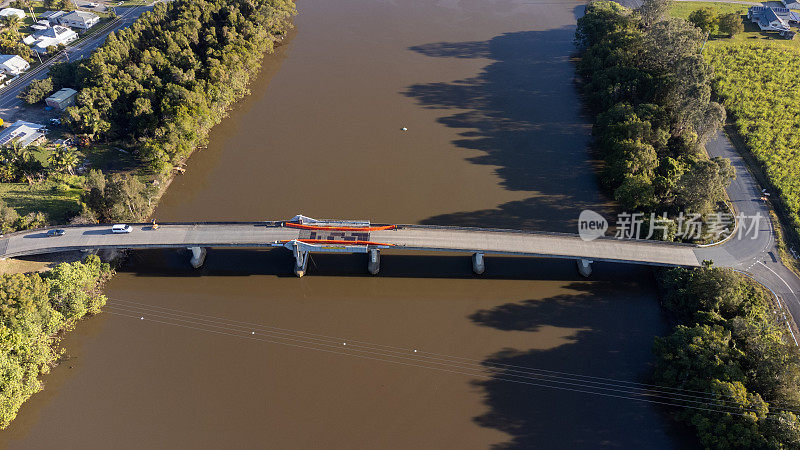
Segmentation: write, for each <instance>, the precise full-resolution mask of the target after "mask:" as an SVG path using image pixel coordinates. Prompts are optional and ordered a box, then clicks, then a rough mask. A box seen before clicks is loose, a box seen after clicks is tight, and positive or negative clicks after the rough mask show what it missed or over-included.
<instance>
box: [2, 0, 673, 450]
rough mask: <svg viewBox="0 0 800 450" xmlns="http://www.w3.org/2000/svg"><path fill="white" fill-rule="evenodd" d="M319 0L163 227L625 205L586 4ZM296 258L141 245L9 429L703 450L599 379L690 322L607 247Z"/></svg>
mask: <svg viewBox="0 0 800 450" xmlns="http://www.w3.org/2000/svg"><path fill="white" fill-rule="evenodd" d="M299 9H300V11H301V13H300V14H299V15H298V16H297V18H296V20H295V23H296V30H295V31H293V32H292V34H291V36H290V37H289V38H288V39H287V40H286V43H285V44H284V45H283V46H281V47H280V48H279V50H278V51H277V52H276V54H274V55H272V56H270V57H268V58H267V60H266V61H265V67H264V70H263V71H262V73H261V74H260V76H259V78H258V79H257V80H255V82H254V83H253V85H252V95H251V96H249V97H248V98H247V99H245V100H244V101H242V102H240V103H239V104H238V105H237V106H236V108H235V110H233V111H232V112H231V114H230V117H228V118H227V119H226V120H225V121H224V122H223V123H222V124H221V125H220V126H218V127H217V128H215V129H214V131H213V133H212V134H211V137H210V141H209V145H208V147H207V148H205V149H203V150H202V151H199V152H198V153H196V154H195V156H193V157H192V159H191V161H190V162H189V164H188V167H187V169H188V170H187V173H186V174H185V175H182V176H179V177H178V178H177V179H176V180H175V182H174V183H173V184H172V186H171V187H170V189H169V191H168V192H167V194H166V196H165V197H164V198H163V201H162V203H161V205H160V206H159V208H158V211H157V214H156V217H157V219H158V220H160V221H171V220H181V221H184V220H262V219H269V220H278V219H284V218H290V217H292V216H294V215H295V214H298V213H302V214H305V215H308V216H311V217H320V218H350V219H370V220H372V221H374V222H395V223H433V224H451V225H476V226H492V227H507V228H526V229H538V230H549V231H563V232H573V231H574V230H575V227H576V220H577V217H578V214H579V212H580V211H581V210H582V209H585V208H591V209H595V210H598V211H604V210H607V209H608V207H609V205H608V204H607V200H605V199H604V198H603V197H602V196H601V194H600V193H599V190H598V187H597V180H596V176H595V174H594V171H593V164H592V159H591V155H590V153H589V151H588V149H587V144H588V142H589V136H590V131H591V129H590V125H589V119H588V118H587V117H586V116H584V114H583V112H582V110H581V104H580V100H579V98H578V96H577V92H576V88H575V84H574V70H573V65H572V62H571V61H570V57H571V55H572V53H573V52H574V47H573V44H572V38H573V33H574V29H575V21H576V17H577V16H578V15H579V14H580V13H581V11H582V6H580V5H579V4H578V3H576V2H564V1H547V0H544V1H535V0H531V1H522V0H497V1H488V0H442V1H434V0H395V1H385V0H303V1H301V2H299ZM403 127H406V128H407V131H402V130H401V129H402V128H403ZM292 263H293V261H292V259H291V258H290V256H289V253H288V252H286V251H284V250H282V249H278V250H274V251H247V250H225V249H214V250H211V251H209V253H208V257H207V259H206V264H205V266H204V267H203V268H201V269H199V270H193V269H191V268H190V267H189V264H188V252H186V251H182V252H181V251H150V252H136V253H133V254H132V255H131V256H130V259H129V262H128V265H127V267H126V268H125V269H124V270H123V271H122V272H121V273H120V274H119V275H118V276H117V277H116V278H115V279H114V280H113V281H112V282H111V283H110V285H109V286H108V289H107V294H108V297H109V299H110V300H109V306H108V308H107V309H106V312H105V313H103V314H101V315H99V316H96V317H93V318H91V319H88V320H86V321H84V322H82V323H81V324H80V325H79V326H78V327H77V329H76V330H75V331H73V332H71V334H70V335H69V337H68V338H67V339H66V340H65V341H64V344H65V346H66V348H67V354H68V355H69V358H68V359H67V360H66V361H65V362H64V363H63V364H61V365H60V366H59V367H57V368H56V369H55V370H54V371H53V372H52V373H51V374H50V375H49V376H47V377H46V379H45V382H46V387H45V390H44V391H43V392H42V393H40V394H37V395H36V396H34V397H33V398H32V399H31V400H30V401H29V402H28V403H26V404H25V405H24V407H23V408H22V410H21V412H20V414H19V416H18V417H17V419H16V421H15V422H14V423H13V424H12V426H11V427H10V428H9V429H8V430H6V431H5V432H4V433H3V434H2V435H0V439H2V440H3V441H4V443H5V445H7V446H9V447H13V448H52V447H56V446H58V447H62V448H99V447H105V448H108V447H113V448H141V447H163V448H190V447H215V448H254V447H270V448H311V447H316V448H322V447H324V448H365V447H366V448H485V447H488V446H499V447H539V448H559V447H569V448H575V447H584V448H596V447H602V446H606V447H620V448H641V447H649V448H671V447H676V446H679V445H683V444H685V443H683V442H681V438H680V437H679V435H680V434H681V433H679V432H678V431H677V430H675V429H674V427H672V426H670V425H669V421H668V420H667V416H666V413H665V411H664V410H662V409H659V408H658V407H656V406H654V405H651V404H647V403H641V402H636V401H631V400H626V399H621V398H616V397H608V396H600V395H596V393H597V392H606V393H609V392H612V393H613V391H598V389H596V388H587V387H586V386H587V385H586V383H585V381H586V380H587V378H585V377H598V378H603V379H613V380H621V381H624V382H642V381H645V378H644V377H646V375H647V373H648V370H649V366H648V365H649V364H650V363H651V361H652V356H651V353H650V348H651V344H652V339H653V337H654V336H656V335H659V334H663V333H665V332H666V330H667V324H666V322H665V320H664V317H662V315H661V312H660V310H659V305H658V300H657V297H656V294H655V289H654V279H653V274H652V272H651V271H650V270H649V269H645V268H637V267H633V266H625V265H610V264H595V266H594V268H595V273H594V274H593V276H592V277H591V278H590V279H584V278H581V277H580V276H579V275H578V274H577V272H576V268H575V265H574V263H570V262H565V261H547V260H532V259H518V258H491V257H490V258H487V272H486V274H485V275H484V276H482V277H479V278H478V277H474V276H472V275H471V271H470V260H469V258H468V257H465V256H451V255H408V254H402V255H399V254H394V255H393V254H391V253H384V257H383V261H382V268H381V274H380V276H377V277H372V276H368V275H367V274H366V258H365V256H364V255H352V256H332V255H319V256H316V255H315V256H314V258H313V261H312V262H311V264H310V265H309V275H308V276H306V277H304V278H302V279H298V278H296V277H294V275H293V274H292ZM270 327H272V328H270ZM348 342H349V343H350V347H347V346H346V344H347V343H348ZM340 345H341V346H340ZM339 346H340V347H339ZM359 346H360V347H359ZM414 350H417V351H416V352H415V351H414ZM490 367H494V368H496V369H497V370H491V371H490V370H489V368H490ZM520 370H521V371H524V373H525V375H524V376H523V377H519V376H518V375H519V374H520V373H521V372H519V371H520ZM532 370H536V371H539V372H536V373H538V374H540V375H541V374H547V377H544V378H543V377H541V376H538V377H531V376H529V374H530V373H531V371H532ZM542 370H547V371H553V372H540V371H542ZM556 372H557V373H556ZM542 380H546V381H542ZM595 380H596V379H595ZM593 386H597V385H593ZM602 386H608V385H602Z"/></svg>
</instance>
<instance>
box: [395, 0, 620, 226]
mask: <svg viewBox="0 0 800 450" xmlns="http://www.w3.org/2000/svg"><path fill="white" fill-rule="evenodd" d="M582 8H583V7H582V6H580V7H576V11H575V14H576V15H577V14H579V11H578V9H580V11H582ZM574 32H575V27H574V26H570V27H563V28H558V29H553V30H547V31H525V32H515V33H506V34H502V35H499V36H496V37H494V38H492V39H489V40H488V41H478V42H437V43H430V44H424V45H418V46H414V47H411V48H410V50H412V51H415V52H418V53H420V54H423V55H425V56H429V57H433V58H459V59H464V58H480V59H488V60H489V61H490V63H489V64H488V65H487V66H486V67H485V68H484V69H483V70H482V71H481V72H480V73H479V74H478V75H476V76H474V77H471V78H466V79H461V80H453V81H446V82H436V83H426V84H415V85H412V86H409V87H408V88H407V89H406V90H405V91H404V92H403V94H404V95H406V96H408V97H411V98H414V99H416V101H417V102H418V103H419V104H420V105H422V106H423V107H425V108H431V109H444V110H454V113H453V114H451V115H449V116H445V117H442V118H440V119H438V121H439V122H440V123H442V124H444V125H445V126H447V127H451V128H456V129H459V130H462V131H460V133H459V135H460V138H459V139H457V140H455V141H453V143H454V144H455V145H456V146H457V147H459V148H463V149H468V150H478V151H479V152H480V153H479V154H478V155H477V156H470V157H468V158H467V160H468V161H469V162H472V163H474V164H482V165H490V166H493V167H496V169H495V173H496V175H497V176H498V177H499V178H500V185H501V186H502V187H503V188H505V189H507V190H510V191H523V192H529V193H530V196H529V197H528V198H526V199H524V200H520V201H513V202H509V203H505V204H501V205H498V206H497V207H493V208H489V209H482V210H476V211H463V212H454V213H449V214H442V215H437V216H434V217H430V218H428V219H426V220H424V221H423V222H422V223H426V224H441V225H463V226H483V227H505V228H509V227H511V228H523V229H536V230H542V231H559V232H565V231H573V230H575V229H576V227H577V218H578V214H579V213H580V211H581V210H582V209H586V208H591V209H594V210H597V211H598V212H601V213H602V212H606V213H608V212H609V211H610V206H609V204H608V201H607V199H605V198H604V197H603V196H602V195H601V194H600V193H599V190H598V185H597V177H596V175H595V169H596V165H597V163H596V161H593V160H592V157H591V156H590V152H589V149H588V147H589V141H590V134H591V124H590V120H589V119H588V118H587V117H585V116H584V114H583V110H582V106H581V102H580V100H579V97H578V94H577V90H576V86H575V81H574V76H575V75H574V65H573V63H572V61H571V60H570V59H571V58H570V55H571V54H572V53H573V52H574V50H575V49H574V46H573V43H572V42H573V35H574Z"/></svg>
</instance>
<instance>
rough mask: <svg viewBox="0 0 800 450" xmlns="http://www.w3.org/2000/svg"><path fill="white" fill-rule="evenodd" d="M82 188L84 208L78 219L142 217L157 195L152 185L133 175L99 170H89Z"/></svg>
mask: <svg viewBox="0 0 800 450" xmlns="http://www.w3.org/2000/svg"><path fill="white" fill-rule="evenodd" d="M84 189H85V190H84V194H83V197H82V198H81V200H82V202H83V204H84V206H85V210H84V211H83V213H82V214H81V217H80V218H79V220H80V221H83V222H87V223H97V222H101V223H111V222H136V221H141V220H143V219H144V218H145V217H147V216H148V215H149V214H150V211H151V202H152V199H153V198H154V197H155V195H156V189H155V188H154V187H153V185H147V184H145V183H143V182H142V181H141V180H140V179H139V178H137V177H136V176H135V175H130V174H122V173H115V174H111V175H105V174H103V172H101V171H99V170H92V171H90V172H89V175H88V176H87V177H86V184H85V186H84Z"/></svg>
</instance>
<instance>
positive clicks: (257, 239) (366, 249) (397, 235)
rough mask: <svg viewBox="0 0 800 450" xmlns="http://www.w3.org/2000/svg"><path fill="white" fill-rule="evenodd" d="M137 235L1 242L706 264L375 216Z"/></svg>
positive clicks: (3, 246) (672, 255)
mask: <svg viewBox="0 0 800 450" xmlns="http://www.w3.org/2000/svg"><path fill="white" fill-rule="evenodd" d="M131 226H132V228H133V229H132V231H131V232H130V233H113V232H112V231H111V226H110V225H78V226H68V227H65V228H63V229H64V230H65V233H64V235H62V236H49V235H48V234H47V231H48V229H39V230H30V231H24V232H19V233H14V234H11V235H9V236H7V237H6V238H5V239H2V240H0V257H2V258H7V257H17V256H26V255H36V254H46V253H55V252H63V251H72V250H98V249H147V248H188V249H190V250H191V251H192V257H191V260H190V263H191V264H192V266H194V267H195V268H197V267H200V266H201V265H202V264H203V262H204V260H205V256H206V249H207V248H211V247H218V248H224V247H250V248H260V247H284V248H286V249H288V250H290V251H291V252H292V255H293V256H294V258H295V273H296V274H297V275H298V276H303V275H304V274H305V273H306V270H307V267H308V255H309V253H323V252H325V253H330V252H333V253H367V254H368V263H367V269H368V271H369V272H370V273H372V274H377V273H378V272H379V270H380V251H381V250H383V249H392V250H409V251H440V252H441V251H443V252H460V253H468V254H471V255H472V267H473V270H474V272H475V273H477V274H480V273H483V271H484V269H485V264H484V255H487V254H488V255H518V256H529V257H537V258H558V259H572V260H575V261H576V262H577V266H578V271H579V272H580V273H581V274H582V275H584V276H589V275H590V274H591V264H592V262H594V261H610V262H621V263H634V264H648V265H655V266H699V265H700V263H701V260H700V259H699V258H698V256H697V254H696V253H695V250H696V248H697V247H695V246H692V245H684V244H674V243H663V242H654V241H642V240H625V239H613V238H602V237H601V238H598V239H595V240H593V241H584V240H583V239H581V238H580V237H579V236H577V235H571V234H557V233H537V232H528V231H517V230H503V229H487V228H464V227H446V226H426V225H388V224H372V223H370V222H368V221H339V220H316V219H312V218H309V217H305V216H296V217H294V218H293V219H291V220H288V221H267V222H224V223H221V222H217V223H164V224H159V225H158V226H157V227H155V226H153V224H135V225H131Z"/></svg>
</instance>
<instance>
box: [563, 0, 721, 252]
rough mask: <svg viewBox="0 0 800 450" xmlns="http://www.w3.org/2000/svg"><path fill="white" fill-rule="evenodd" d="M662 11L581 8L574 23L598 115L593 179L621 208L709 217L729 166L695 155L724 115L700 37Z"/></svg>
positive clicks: (607, 5) (581, 68)
mask: <svg viewBox="0 0 800 450" xmlns="http://www.w3.org/2000/svg"><path fill="white" fill-rule="evenodd" d="M666 12H667V11H666V3H665V2H653V1H651V2H646V3H645V5H644V6H643V7H642V9H641V10H639V11H637V12H634V11H632V10H629V9H627V8H625V7H623V6H620V5H619V4H617V3H614V2H608V1H598V2H592V3H590V4H589V5H588V6H587V8H586V14H585V15H584V16H583V17H582V18H580V19H579V20H578V29H577V32H576V42H577V44H578V46H579V48H580V49H581V57H580V61H579V63H578V72H579V74H580V76H581V77H582V80H583V93H584V96H585V98H586V100H587V102H588V105H589V106H590V107H591V108H592V109H593V110H594V111H595V112H596V113H597V116H596V120H595V123H594V130H593V134H594V137H595V143H596V146H597V148H598V150H599V151H600V153H601V156H602V158H603V160H604V161H605V167H604V169H603V171H602V174H601V175H602V181H603V183H604V185H605V187H606V188H607V189H608V190H609V191H610V192H611V193H612V195H613V197H614V199H615V200H616V201H617V202H619V204H620V206H621V207H622V208H623V209H624V210H626V211H629V212H636V211H641V212H645V213H648V212H653V213H656V214H658V215H661V214H662V213H663V212H666V213H668V214H669V217H675V216H676V215H677V214H679V213H680V212H686V213H697V214H702V215H704V216H708V215H710V214H713V213H715V212H716V211H718V210H720V209H724V203H723V202H724V200H725V198H726V197H725V188H726V187H727V185H728V184H729V182H730V180H731V179H732V178H733V177H734V173H733V169H732V168H731V166H730V162H729V161H728V160H726V159H721V158H709V157H708V155H707V153H706V152H705V149H704V144H705V142H706V140H707V139H708V138H709V137H710V136H711V135H712V134H713V133H715V132H716V131H717V130H719V128H720V127H721V125H722V123H723V122H724V120H725V112H724V110H723V108H722V106H720V105H719V104H717V103H715V102H714V101H712V100H711V71H710V68H709V66H708V64H706V62H705V61H704V60H703V58H702V56H701V55H700V48H701V47H702V45H703V42H704V38H705V36H704V34H703V33H702V32H701V31H700V30H699V29H698V28H696V27H695V26H693V25H692V24H690V23H688V22H686V21H685V20H682V19H675V18H671V19H665V14H666ZM670 221H671V220H668V221H667V222H670ZM666 226H667V227H669V229H672V230H674V229H675V228H676V225H675V223H672V224H669V223H667V224H666ZM664 237H665V238H667V239H670V236H664Z"/></svg>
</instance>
